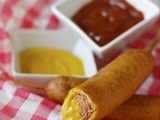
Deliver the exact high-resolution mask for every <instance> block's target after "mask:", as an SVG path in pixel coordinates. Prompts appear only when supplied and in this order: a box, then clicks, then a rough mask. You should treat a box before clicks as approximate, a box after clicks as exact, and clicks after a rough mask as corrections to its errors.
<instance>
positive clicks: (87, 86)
mask: <svg viewBox="0 0 160 120" xmlns="http://www.w3.org/2000/svg"><path fill="white" fill-rule="evenodd" d="M152 48H153V45H151V46H150V47H149V48H147V49H134V50H130V51H127V52H125V53H123V54H122V55H120V56H119V57H117V58H116V59H115V60H113V61H112V62H111V63H109V64H108V65H107V66H105V67H104V68H103V69H101V70H100V71H99V72H98V73H97V74H96V75H95V76H93V77H92V78H90V79H89V80H87V81H86V82H85V83H83V84H81V85H79V86H77V87H75V88H73V89H72V90H70V92H69V94H68V96H67V98H66V99H65V101H64V103H63V106H62V114H63V117H64V120H98V119H101V118H103V117H105V116H107V115H109V114H110V113H111V112H112V111H113V110H114V109H116V108H117V107H118V106H119V105H121V104H122V103H123V102H125V101H126V100H127V99H128V98H129V97H130V96H132V95H133V94H134V92H135V91H136V90H137V89H138V88H139V87H140V85H141V84H142V83H143V82H144V80H145V79H146V78H147V77H148V76H149V74H150V72H151V71H152V69H153V66H154V59H153V56H152V54H151V50H152Z"/></svg>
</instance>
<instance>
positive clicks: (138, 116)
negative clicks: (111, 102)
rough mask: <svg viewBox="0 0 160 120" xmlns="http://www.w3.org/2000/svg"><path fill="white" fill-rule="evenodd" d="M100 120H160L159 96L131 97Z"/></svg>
mask: <svg viewBox="0 0 160 120" xmlns="http://www.w3.org/2000/svg"><path fill="white" fill-rule="evenodd" d="M102 120H160V96H145V95H133V96H132V97H131V98H129V99H128V100H127V101H126V102H125V103H123V104H122V105H120V106H119V107H118V108H116V109H115V110H114V111H113V112H112V113H111V114H109V115H108V116H106V117H105V118H103V119H102Z"/></svg>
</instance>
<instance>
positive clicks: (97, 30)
mask: <svg viewBox="0 0 160 120" xmlns="http://www.w3.org/2000/svg"><path fill="white" fill-rule="evenodd" d="M143 19H144V17H143V14H142V12H140V11H138V10H136V9H135V8H134V7H133V6H131V5H130V4H129V3H127V2H126V1H125V0H92V2H90V3H88V4H86V5H85V6H83V7H82V8H81V9H80V10H79V11H78V12H77V13H76V14H75V15H74V16H73V21H74V22H75V23H76V24H77V25H78V26H79V27H80V28H81V29H82V30H83V31H84V32H85V33H86V34H87V35H88V36H89V37H90V38H92V40H93V41H94V42H95V43H97V44H98V45H99V46H104V45H106V44H107V43H109V42H110V41H112V40H113V39H114V38H116V37H117V36H119V35H120V34H122V33H123V32H125V31H126V30H127V29H129V28H130V27H132V26H134V25H135V24H137V23H138V22H140V21H141V20H143Z"/></svg>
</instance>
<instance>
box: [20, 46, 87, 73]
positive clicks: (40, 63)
mask: <svg viewBox="0 0 160 120" xmlns="http://www.w3.org/2000/svg"><path fill="white" fill-rule="evenodd" d="M19 58H20V69H21V72H22V73H37V74H62V75H84V69H83V64H82V61H81V60H80V59H79V58H77V57H76V56H74V55H73V54H71V53H70V52H68V51H64V50H59V49H51V48H43V47H35V48H29V49H27V50H25V51H22V52H20V53H19Z"/></svg>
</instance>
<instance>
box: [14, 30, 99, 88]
mask: <svg viewBox="0 0 160 120" xmlns="http://www.w3.org/2000/svg"><path fill="white" fill-rule="evenodd" d="M11 39H12V44H13V53H12V72H13V75H14V77H15V79H17V80H21V81H26V82H28V83H35V84H39V85H45V84H47V82H48V80H50V79H52V78H55V77H58V76H60V74H29V73H22V72H21V70H20V60H19V52H21V51H23V50H26V49H28V48H34V47H45V48H54V49H60V50H65V51H68V52H70V53H72V54H73V55H75V56H76V57H77V58H79V59H80V60H81V61H82V64H83V68H84V73H85V75H84V76H77V75H73V76H75V77H81V78H88V77H91V76H93V75H94V74H95V73H96V72H97V68H96V64H95V60H94V56H93V54H92V51H91V50H90V49H89V48H88V47H87V46H86V45H85V44H84V42H83V41H82V40H80V39H79V38H78V37H77V36H76V35H74V34H73V33H72V31H71V30H70V29H68V28H65V27H64V28H61V29H59V30H55V31H53V30H52V31H51V30H41V31H39V30H25V29H19V30H14V31H12V32H11ZM70 62H72V61H70ZM53 67H54V66H53Z"/></svg>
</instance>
